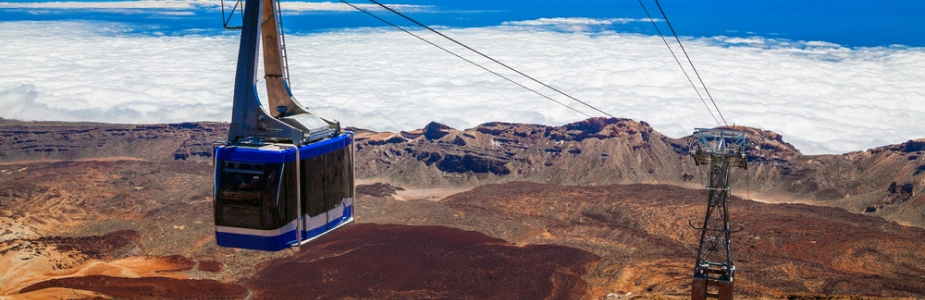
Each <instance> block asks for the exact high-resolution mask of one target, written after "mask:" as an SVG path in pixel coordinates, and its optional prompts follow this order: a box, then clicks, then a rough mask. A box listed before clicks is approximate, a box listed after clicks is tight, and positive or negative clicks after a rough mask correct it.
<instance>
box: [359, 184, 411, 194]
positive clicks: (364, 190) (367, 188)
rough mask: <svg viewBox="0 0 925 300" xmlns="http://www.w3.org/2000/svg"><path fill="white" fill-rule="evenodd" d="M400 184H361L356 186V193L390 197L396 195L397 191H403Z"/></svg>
mask: <svg viewBox="0 0 925 300" xmlns="http://www.w3.org/2000/svg"><path fill="white" fill-rule="evenodd" d="M403 190H405V189H404V188H402V187H400V186H393V185H391V184H388V183H381V182H376V183H373V184H361V185H357V186H356V193H357V194H361V195H370V196H373V197H388V196H391V195H395V194H396V191H403Z"/></svg>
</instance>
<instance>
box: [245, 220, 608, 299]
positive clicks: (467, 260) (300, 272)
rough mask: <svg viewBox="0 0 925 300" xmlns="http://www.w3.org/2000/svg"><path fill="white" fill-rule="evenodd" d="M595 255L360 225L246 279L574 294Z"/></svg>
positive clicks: (304, 288)
mask: <svg viewBox="0 0 925 300" xmlns="http://www.w3.org/2000/svg"><path fill="white" fill-rule="evenodd" d="M597 260H598V257H597V256H595V255H593V254H591V253H588V252H585V251H582V250H578V249H574V248H569V247H564V246H554V245H530V246H526V247H515V246H511V245H510V244H508V243H506V242H505V241H504V240H500V239H496V238H492V237H489V236H486V235H484V234H481V233H477V232H473V231H464V230H460V229H453V228H447V227H436V226H403V225H378V224H357V225H353V226H350V227H347V228H345V229H343V230H340V231H338V232H337V233H336V234H332V235H329V236H326V237H325V238H322V239H320V240H317V241H315V242H314V243H312V244H310V245H309V246H307V247H304V248H303V249H302V251H300V252H299V253H298V254H296V255H294V256H292V257H288V258H284V259H279V260H275V261H272V262H270V263H269V264H267V265H263V266H261V267H262V268H258V269H260V271H258V272H257V274H256V275H255V277H254V278H253V279H251V280H249V281H248V282H245V283H244V284H245V286H247V287H248V288H249V289H251V290H252V291H254V293H255V295H256V296H257V297H258V298H261V299H298V298H305V297H311V298H318V299H341V298H373V299H385V298H391V299H447V298H454V299H455V298H471V299H549V298H552V299H577V298H580V297H581V296H582V295H584V293H585V291H586V290H587V283H586V282H585V281H584V280H583V279H582V278H581V276H582V275H583V274H584V273H585V272H586V271H587V268H588V266H589V264H591V263H593V262H595V261H597ZM309 295H310V296H309Z"/></svg>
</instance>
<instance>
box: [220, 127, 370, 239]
mask: <svg viewBox="0 0 925 300" xmlns="http://www.w3.org/2000/svg"><path fill="white" fill-rule="evenodd" d="M295 148H296V147H295V146H294V145H292V144H271V143H267V144H224V145H220V146H217V147H215V150H214V152H215V159H216V161H215V182H216V184H215V240H216V242H217V243H218V245H219V246H223V247H234V248H246V249H254V250H265V251H278V250H282V249H285V248H287V247H290V246H294V245H297V244H302V243H305V242H308V241H311V240H313V239H315V238H317V237H320V236H321V235H323V234H325V233H328V232H330V231H332V230H334V229H337V228H339V227H341V226H343V225H346V224H348V223H350V222H353V197H354V196H353V195H354V177H353V155H354V144H353V133H352V132H347V133H343V134H341V135H339V136H336V137H333V138H329V139H326V140H322V141H319V142H314V143H311V144H307V145H302V146H299V147H298V154H296V151H295Z"/></svg>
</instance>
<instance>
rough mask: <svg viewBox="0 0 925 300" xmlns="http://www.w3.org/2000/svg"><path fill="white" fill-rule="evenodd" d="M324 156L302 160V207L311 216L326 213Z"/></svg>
mask: <svg viewBox="0 0 925 300" xmlns="http://www.w3.org/2000/svg"><path fill="white" fill-rule="evenodd" d="M323 170H324V158H323V156H316V157H312V158H308V159H305V160H302V199H303V202H302V207H303V208H302V209H303V210H305V213H307V214H308V216H309V217H314V216H317V215H320V214H322V213H324V212H325V211H326V210H325V209H324V174H323Z"/></svg>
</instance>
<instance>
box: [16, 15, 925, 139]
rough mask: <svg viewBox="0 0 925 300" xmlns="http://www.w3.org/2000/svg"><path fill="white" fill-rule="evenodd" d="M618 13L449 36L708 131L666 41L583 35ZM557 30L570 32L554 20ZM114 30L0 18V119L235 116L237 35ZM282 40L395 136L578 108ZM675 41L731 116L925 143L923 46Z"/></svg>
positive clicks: (390, 54) (355, 39)
mask: <svg viewBox="0 0 925 300" xmlns="http://www.w3.org/2000/svg"><path fill="white" fill-rule="evenodd" d="M624 21H627V20H584V21H582V20H569V19H559V20H557V19H542V20H535V21H529V22H519V23H518V22H513V23H508V24H505V25H503V26H498V27H488V28H470V29H447V30H445V31H444V32H445V33H446V34H447V35H449V36H452V37H454V38H455V39H457V40H459V41H462V42H464V43H466V44H468V45H469V46H471V47H473V48H475V49H478V50H479V51H481V52H483V53H486V54H489V55H491V56H493V57H494V58H496V59H498V60H500V61H502V62H505V63H506V64H508V65H510V66H513V67H515V68H517V69H519V70H520V71H522V72H524V73H526V74H529V75H531V76H533V77H534V78H537V79H540V80H542V81H544V82H546V83H548V84H550V85H552V86H554V87H556V88H558V89H560V90H562V91H565V92H567V93H569V94H571V95H572V96H574V97H576V98H578V99H580V100H582V101H584V102H587V103H589V104H591V105H593V106H595V107H598V108H600V109H601V110H603V111H606V112H608V113H610V114H612V115H614V116H616V117H623V118H631V119H635V120H640V121H646V122H648V123H649V124H651V125H652V126H653V127H654V128H655V129H656V130H658V131H659V132H662V133H664V134H666V135H668V136H672V137H680V136H685V135H688V134H690V133H691V132H692V131H693V129H694V128H696V127H713V126H716V125H717V123H716V121H714V119H713V117H711V115H710V112H709V111H708V110H707V107H705V105H704V103H703V102H701V100H700V99H699V98H698V97H697V94H696V93H695V91H694V88H692V87H691V85H690V83H689V82H688V81H687V79H686V78H685V77H684V75H683V73H682V72H681V70H680V68H679V66H678V63H677V62H675V60H674V59H673V58H672V57H671V54H670V53H669V52H668V49H667V48H666V47H665V44H664V43H663V42H662V40H661V39H659V37H652V36H643V35H636V34H625V33H614V32H596V33H587V32H584V31H582V30H581V29H582V27H581V26H594V25H596V24H600V23H601V22H624ZM630 21H631V20H630ZM556 25H561V26H567V28H569V30H567V31H563V30H550V29H549V27H550V26H556ZM123 26H124V25H120V24H117V23H101V22H0V41H3V42H2V43H0V65H2V66H3V70H4V71H3V72H0V117H3V118H10V119H20V120H56V121H94V122H110V123H172V122H186V121H228V120H229V119H230V116H231V99H232V92H233V81H234V72H235V66H236V62H235V59H236V56H237V48H238V37H237V36H235V35H233V34H229V35H225V36H214V35H193V34H191V35H181V36H154V35H147V34H127V32H132V30H131V28H125V27H123ZM415 32H416V33H418V34H420V35H422V36H423V37H426V38H427V39H430V40H432V41H434V42H436V43H438V44H440V45H442V46H445V47H447V48H448V49H450V50H452V51H454V52H457V53H459V54H461V55H463V56H465V57H467V58H469V59H472V60H473V61H476V62H478V63H480V64H484V65H485V66H486V67H489V68H490V69H492V70H493V71H496V72H499V73H501V74H504V75H505V76H509V77H510V78H511V79H514V80H516V81H518V82H520V83H521V84H524V85H526V86H529V87H531V88H536V89H537V90H538V91H540V92H543V93H544V94H546V95H549V96H550V97H552V98H554V99H556V100H558V101H561V102H563V103H567V104H568V105H570V106H572V107H574V108H575V109H578V110H581V111H582V112H584V113H585V114H587V115H592V116H600V115H601V114H600V113H598V112H596V111H594V110H592V109H590V108H587V107H584V106H582V105H580V104H578V103H576V102H574V101H570V100H569V99H568V98H566V97H564V96H561V95H557V94H555V93H554V92H552V91H550V90H549V89H546V88H543V87H541V86H540V85H538V84H536V83H533V82H530V81H529V80H526V79H524V78H523V77H519V76H517V75H516V74H514V73H513V72H511V71H508V70H505V69H503V68H501V67H498V66H496V65H492V64H491V63H490V62H488V61H487V60H486V59H484V58H480V57H478V56H477V55H474V54H471V53H468V52H466V51H465V50H464V49H463V48H461V47H459V46H457V45H453V44H451V43H448V42H446V41H443V40H440V39H439V37H437V36H436V35H434V34H431V33H426V32H420V31H415ZM286 39H287V42H288V43H287V48H288V49H289V53H288V54H289V63H290V69H291V74H292V89H293V93H294V94H295V96H296V98H297V99H299V100H300V101H301V102H302V103H303V104H304V105H306V106H308V107H309V108H310V109H313V110H314V111H316V112H318V113H320V114H322V115H324V116H328V117H331V118H334V119H338V120H340V121H341V123H342V124H344V125H347V126H356V127H361V128H369V129H373V130H379V131H398V130H411V129H415V128H421V127H423V126H424V125H425V124H426V123H428V122H430V121H437V122H441V123H445V124H448V125H450V126H452V127H455V128H470V127H473V126H476V125H478V124H481V123H484V122H491V121H504V122H518V123H535V124H546V125H562V124H565V123H568V122H574V121H578V120H581V119H584V118H586V117H587V116H585V115H583V114H579V113H576V112H575V111H573V110H571V109H569V108H566V107H563V106H561V105H558V104H556V103H553V102H552V101H549V100H547V99H544V98H542V97H539V96H537V95H535V94H533V93H532V92H530V91H527V90H525V89H523V88H521V87H518V86H516V85H514V84H511V83H510V82H507V81H506V80H504V79H502V78H499V77H497V76H495V75H492V74H490V73H488V72H486V71H484V70H482V69H480V68H478V67H475V66H473V65H471V64H469V63H467V62H465V61H463V60H460V59H458V58H456V57H453V56H452V55H450V54H447V53H445V52H443V51H441V50H439V49H437V48H435V47H433V46H431V45H428V44H425V43H424V42H421V41H419V40H417V39H414V38H413V37H411V36H409V35H407V34H405V33H402V32H398V31H395V30H387V29H354V30H338V31H331V32H324V33H315V34H308V35H287V37H286ZM684 41H685V48H686V49H687V52H688V53H689V54H690V55H691V57H692V59H693V60H694V63H695V64H696V66H697V69H698V70H699V72H700V75H701V76H702V77H703V80H704V82H706V84H707V86H708V88H709V89H710V92H711V94H712V95H713V97H714V98H715V100H716V104H717V105H718V106H719V108H720V110H721V111H722V114H723V116H724V117H725V119H726V120H727V121H728V123H729V124H730V125H732V124H733V123H735V124H736V125H746V126H753V127H760V128H762V129H766V130H772V131H775V132H778V133H781V134H783V135H784V139H785V141H788V142H791V143H793V144H794V145H795V146H796V147H797V148H799V149H800V150H801V151H803V152H804V153H808V154H820V153H843V152H848V151H855V150H863V149H868V148H871V147H877V146H882V145H886V144H895V143H901V142H904V141H906V140H909V139H915V138H925V126H923V125H922V124H925V122H923V120H925V49H922V48H909V47H903V46H892V47H881V48H845V47H840V46H839V45H834V44H829V43H825V42H800V41H787V40H777V39H767V38H761V37H752V38H731V37H708V38H687V39H685V40H684ZM675 50H676V51H679V49H675ZM679 55H680V52H679ZM682 62H684V61H683V60H682ZM688 72H689V73H691V72H692V71H691V70H690V69H689V67H688ZM691 74H692V73H691ZM694 82H697V79H696V78H694ZM701 93H703V91H702V90H701ZM707 103H709V104H710V106H711V107H712V104H711V103H710V102H709V99H707ZM714 113H715V112H714ZM717 118H719V116H717Z"/></svg>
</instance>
